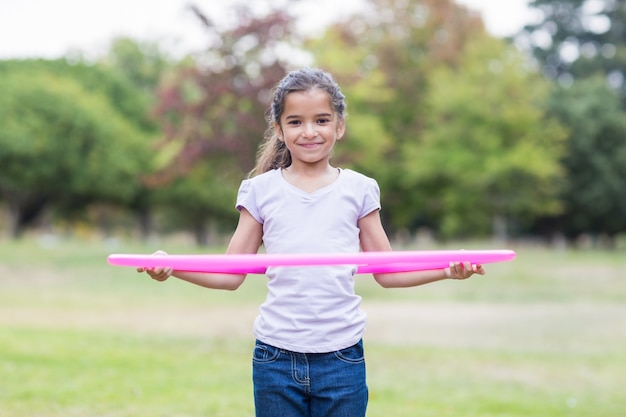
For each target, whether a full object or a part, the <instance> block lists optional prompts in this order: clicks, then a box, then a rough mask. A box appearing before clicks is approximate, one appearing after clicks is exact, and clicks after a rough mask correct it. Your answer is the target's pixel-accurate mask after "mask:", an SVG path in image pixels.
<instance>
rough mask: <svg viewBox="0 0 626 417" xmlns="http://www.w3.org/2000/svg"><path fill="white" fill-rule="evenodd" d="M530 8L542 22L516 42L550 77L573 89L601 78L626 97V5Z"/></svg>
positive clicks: (577, 1)
mask: <svg viewBox="0 0 626 417" xmlns="http://www.w3.org/2000/svg"><path fill="white" fill-rule="evenodd" d="M529 6H530V7H531V8H534V9H536V10H538V11H539V14H538V15H539V16H540V19H539V21H538V22H534V23H532V24H529V25H527V26H526V27H525V28H524V29H523V30H522V31H521V32H520V33H519V34H518V35H516V37H515V38H516V39H517V41H518V42H519V43H520V44H522V45H524V46H526V47H528V48H529V49H530V50H531V52H532V53H533V55H534V56H535V57H536V58H537V60H538V61H539V62H540V64H541V65H542V69H543V73H544V74H545V75H546V76H547V77H548V78H550V79H554V80H559V81H560V82H561V83H564V85H569V84H571V82H572V81H573V80H575V79H582V78H585V77H589V76H593V75H598V74H601V75H603V76H605V77H606V79H607V82H608V83H609V85H611V86H612V88H615V89H617V90H620V91H621V93H622V94H624V93H626V82H625V81H624V80H625V77H626V0H595V1H586V0H534V1H531V2H530V3H529Z"/></svg>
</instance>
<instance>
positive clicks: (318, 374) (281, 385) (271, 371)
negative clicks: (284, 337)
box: [252, 340, 368, 417]
mask: <svg viewBox="0 0 626 417" xmlns="http://www.w3.org/2000/svg"><path fill="white" fill-rule="evenodd" d="M252 379H253V381H254V404H255V409H256V416H257V417H363V416H365V410H366V408H367V397H368V391H367V384H366V382H365V356H364V354H363V341H360V342H359V343H357V344H356V345H354V346H351V347H348V348H346V349H342V350H339V351H336V352H330V353H297V352H291V351H288V350H284V349H279V348H276V347H274V346H271V345H268V344H265V343H263V342H261V341H258V340H257V342H256V346H255V348H254V355H253V358H252Z"/></svg>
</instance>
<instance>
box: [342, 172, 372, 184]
mask: <svg viewBox="0 0 626 417" xmlns="http://www.w3.org/2000/svg"><path fill="white" fill-rule="evenodd" d="M341 172H342V174H343V175H344V178H345V180H346V181H349V182H351V183H353V184H364V185H376V186H378V183H377V181H376V180H375V179H374V178H371V177H368V176H367V175H364V174H361V173H360V172H357V171H353V170H351V169H342V170H341Z"/></svg>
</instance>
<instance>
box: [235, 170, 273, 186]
mask: <svg viewBox="0 0 626 417" xmlns="http://www.w3.org/2000/svg"><path fill="white" fill-rule="evenodd" d="M277 175H280V171H279V170H278V169H273V170H271V171H267V172H264V173H263V174H259V175H256V176H254V177H251V178H247V179H245V180H243V181H242V185H245V186H247V187H252V186H260V187H262V186H264V185H266V184H270V183H272V184H273V183H275V181H276V176H277Z"/></svg>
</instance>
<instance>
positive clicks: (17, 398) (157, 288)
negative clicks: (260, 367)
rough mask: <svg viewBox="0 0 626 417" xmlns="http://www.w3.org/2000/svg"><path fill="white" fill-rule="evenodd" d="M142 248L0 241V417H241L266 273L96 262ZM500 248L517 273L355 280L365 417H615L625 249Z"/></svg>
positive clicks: (177, 249)
mask: <svg viewBox="0 0 626 417" xmlns="http://www.w3.org/2000/svg"><path fill="white" fill-rule="evenodd" d="M157 246H162V247H163V248H165V249H168V250H169V251H170V252H171V253H192V252H198V249H196V248H193V247H189V246H185V245H183V244H180V243H174V242H165V243H163V242H161V243H159V244H158V245H157ZM464 246H466V247H467V245H464ZM474 246H476V247H484V246H481V245H480V244H477V245H474ZM154 249H156V246H155V245H150V246H144V245H142V244H138V243H126V242H101V241H92V240H77V239H72V240H51V239H47V240H41V239H35V238H29V239H25V240H23V241H20V242H11V241H6V240H5V241H0V417H36V416H42V417H43V416H45V417H57V416H59V417H60V416H63V417H66V416H81V417H87V416H111V417H113V416H114V417H118V416H119V417H122V416H124V417H126V416H127V417H131V416H132V417H141V416H146V417H147V416H151V417H153V416H168V417H169V416H181V417H182V416H189V417H191V416H193V417H195V416H233V417H234V416H237V417H239V416H250V415H253V404H252V394H251V391H252V384H251V377H250V356H251V349H252V344H253V337H252V335H251V331H250V328H251V325H252V323H251V320H252V319H253V317H254V314H256V307H257V306H258V304H259V303H260V302H261V301H262V300H263V296H264V278H263V277H261V276H252V277H250V278H249V279H248V280H247V281H246V283H245V284H244V285H243V286H242V288H240V290H238V291H237V292H234V293H231V292H219V291H210V290H205V289H202V288H199V287H195V286H193V285H190V284H187V283H184V282H179V281H176V280H170V281H168V282H165V283H156V282H154V281H151V280H150V279H149V278H147V277H146V276H145V275H140V274H137V273H135V272H134V271H132V269H131V268H121V267H112V266H109V265H108V264H107V263H106V256H107V255H108V254H109V253H113V252H122V253H150V252H152V251H153V250H154ZM512 249H515V250H516V251H517V253H518V257H517V259H516V260H515V261H514V262H510V263H503V264H494V265H489V266H488V275H487V276H486V277H476V278H472V279H470V280H467V281H462V282H459V281H447V282H440V283H435V284H431V285H428V286H424V287H421V288H411V289H402V290H384V289H382V288H380V287H378V286H377V285H376V284H374V283H373V282H372V280H371V278H370V277H368V276H359V277H358V278H357V291H358V292H359V293H360V294H361V295H362V296H363V299H364V308H365V309H366V311H367V312H368V313H369V316H370V325H369V326H368V332H367V333H366V338H365V342H366V352H367V361H368V381H369V386H370V407H369V413H368V415H369V416H371V417H377V416H380V417H389V416H394V417H401V416H406V417H409V416H410V417H422V416H423V417H431V416H432V417H435V416H438V417H439V416H463V417H474V416H475V417H522V416H524V417H527V416H533V417H542V416H545V417H560V416H563V417H582V416H585V417H587V416H588V417H625V416H626V390H625V389H624V387H625V386H626V274H625V273H624V270H626V257H625V256H624V254H623V253H622V252H615V253H608V252H595V251H552V250H547V249H544V248H534V249H533V248H522V247H520V248H512ZM215 251H216V252H219V251H221V249H215Z"/></svg>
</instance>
